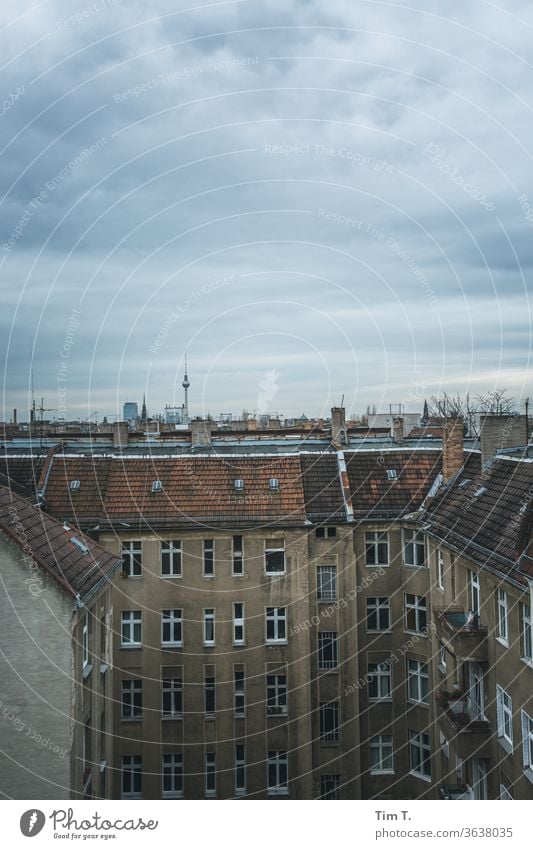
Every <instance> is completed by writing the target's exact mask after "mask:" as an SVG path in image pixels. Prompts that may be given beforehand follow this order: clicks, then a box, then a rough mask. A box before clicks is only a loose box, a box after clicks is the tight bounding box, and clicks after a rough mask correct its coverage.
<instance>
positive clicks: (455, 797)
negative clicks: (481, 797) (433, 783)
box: [439, 784, 474, 802]
mask: <svg viewBox="0 0 533 849" xmlns="http://www.w3.org/2000/svg"><path fill="white" fill-rule="evenodd" d="M439 796H440V798H441V799H446V801H448V802H459V801H461V800H464V799H473V798H474V791H473V790H472V788H471V787H469V786H468V785H466V784H441V785H440V787H439Z"/></svg>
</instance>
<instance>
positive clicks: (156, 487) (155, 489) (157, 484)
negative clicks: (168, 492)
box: [152, 481, 163, 492]
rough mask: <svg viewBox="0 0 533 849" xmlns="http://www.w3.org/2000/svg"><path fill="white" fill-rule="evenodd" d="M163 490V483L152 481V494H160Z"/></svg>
mask: <svg viewBox="0 0 533 849" xmlns="http://www.w3.org/2000/svg"><path fill="white" fill-rule="evenodd" d="M162 489H163V481H152V492H161V490H162Z"/></svg>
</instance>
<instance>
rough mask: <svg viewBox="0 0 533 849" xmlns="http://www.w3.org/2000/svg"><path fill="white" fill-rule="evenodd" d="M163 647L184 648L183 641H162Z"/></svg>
mask: <svg viewBox="0 0 533 849" xmlns="http://www.w3.org/2000/svg"><path fill="white" fill-rule="evenodd" d="M161 648H162V649H163V650H164V649H182V648H183V643H161Z"/></svg>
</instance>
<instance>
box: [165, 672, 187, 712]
mask: <svg viewBox="0 0 533 849" xmlns="http://www.w3.org/2000/svg"><path fill="white" fill-rule="evenodd" d="M162 702H163V704H162V710H163V717H164V718H165V719H175V718H176V717H178V716H182V714H183V682H182V679H181V678H163V684H162Z"/></svg>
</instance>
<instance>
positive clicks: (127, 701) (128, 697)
mask: <svg viewBox="0 0 533 849" xmlns="http://www.w3.org/2000/svg"><path fill="white" fill-rule="evenodd" d="M142 712H143V682H142V681H141V680H140V678H135V679H123V680H122V683H121V716H122V719H140V718H141V717H142Z"/></svg>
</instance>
